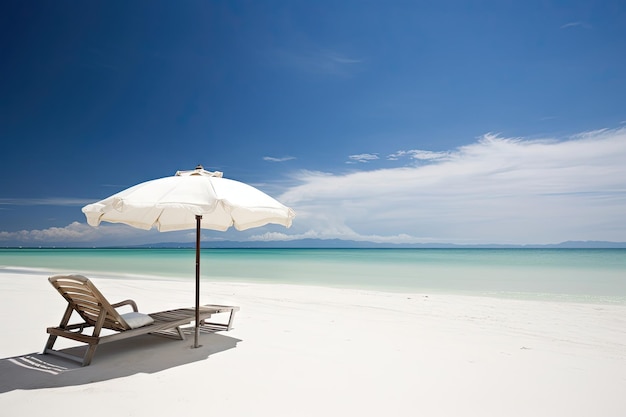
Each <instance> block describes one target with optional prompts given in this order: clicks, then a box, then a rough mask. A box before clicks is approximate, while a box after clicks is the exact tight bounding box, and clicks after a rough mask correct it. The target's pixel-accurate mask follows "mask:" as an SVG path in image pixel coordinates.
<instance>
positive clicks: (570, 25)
mask: <svg viewBox="0 0 626 417" xmlns="http://www.w3.org/2000/svg"><path fill="white" fill-rule="evenodd" d="M574 27H582V28H584V29H591V25H590V24H588V23H585V22H569V23H566V24H564V25H563V26H561V29H567V28H574Z"/></svg>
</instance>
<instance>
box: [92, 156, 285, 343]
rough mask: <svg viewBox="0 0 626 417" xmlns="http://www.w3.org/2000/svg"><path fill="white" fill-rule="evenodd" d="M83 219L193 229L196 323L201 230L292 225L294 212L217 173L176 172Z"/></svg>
mask: <svg viewBox="0 0 626 417" xmlns="http://www.w3.org/2000/svg"><path fill="white" fill-rule="evenodd" d="M82 211H83V213H84V214H85V216H86V217H87V223H89V225H91V226H94V227H96V226H98V225H100V223H101V222H109V223H124V224H127V225H130V226H133V227H136V228H138V229H144V230H149V229H152V228H153V227H154V228H156V229H158V230H159V231H161V232H168V231H175V230H187V229H194V228H195V229H196V323H195V324H196V326H195V340H194V347H198V332H199V328H198V326H199V320H198V314H199V306H200V229H201V228H203V229H211V230H219V231H225V230H227V229H229V228H230V227H231V226H232V227H234V228H235V229H237V230H246V229H250V228H253V227H260V226H264V225H266V224H270V223H272V224H278V225H282V226H285V227H290V226H291V223H292V221H293V219H294V217H295V213H294V211H293V210H292V209H290V208H289V207H286V206H284V205H283V204H281V203H280V202H278V201H276V200H275V199H273V198H272V197H270V196H269V195H267V194H265V193H263V192H262V191H260V190H258V189H256V188H254V187H252V186H250V185H247V184H244V183H242V182H238V181H234V180H229V179H226V178H223V177H222V173H221V172H219V171H215V172H209V171H205V170H204V169H203V168H202V166H200V165H199V166H198V167H196V169H195V170H193V171H178V172H177V173H176V175H174V176H172V177H164V178H160V179H156V180H152V181H146V182H143V183H141V184H137V185H135V186H133V187H130V188H127V189H126V190H124V191H120V192H119V193H117V194H114V195H112V196H110V197H108V198H105V199H104V200H101V201H98V202H96V203H93V204H88V205H86V206H85V207H83V208H82Z"/></svg>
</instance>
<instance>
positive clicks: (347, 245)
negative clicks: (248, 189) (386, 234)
mask: <svg viewBox="0 0 626 417" xmlns="http://www.w3.org/2000/svg"><path fill="white" fill-rule="evenodd" d="M136 247H142V248H193V247H195V245H194V244H193V243H180V242H164V243H157V244H149V245H141V246H136ZM202 247H203V248H207V249H209V248H215V249H222V248H223V249H229V248H232V249H235V248H251V249H254V248H285V249H297V248H303V249H316V248H319V249H332V248H335V249H352V248H354V249H362V248H371V249H376V248H381V249H420V248H422V249H452V248H458V249H468V248H469V249H471V248H476V249H498V248H502V249H509V248H510V249H513V248H536V249H542V248H545V249H548V248H554V249H594V248H597V249H624V248H626V242H603V241H589V240H587V241H567V242H561V243H554V244H545V245H538V244H528V245H498V244H476V245H460V244H453V243H411V244H394V243H375V242H362V241H354V240H341V239H324V240H322V239H300V240H289V241H268V242H266V241H263V242H261V241H246V242H238V241H215V242H202Z"/></svg>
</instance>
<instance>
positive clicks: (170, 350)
mask: <svg viewBox="0 0 626 417" xmlns="http://www.w3.org/2000/svg"><path fill="white" fill-rule="evenodd" d="M91 278H92V280H93V281H94V282H95V283H96V285H97V286H98V287H99V288H100V290H101V291H102V292H103V293H104V294H105V295H106V296H107V298H108V299H109V300H110V301H114V302H115V301H120V300H122V299H126V298H129V297H130V298H134V299H135V300H136V301H137V303H138V304H139V308H140V310H141V311H144V312H153V311H158V310H162V309H166V308H173V307H183V306H189V305H192V304H193V301H192V300H193V283H192V282H169V281H120V280H108V279H100V278H98V277H91ZM0 294H2V295H1V302H0V330H1V331H2V339H1V340H2V341H1V343H0V414H1V415H3V416H23V415H45V416H50V417H53V416H68V415H70V414H74V415H78V414H83V413H85V415H90V416H166V415H176V416H178V415H214V416H266V415H267V416H377V417H380V416H388V415H392V416H393V415H396V416H415V415H425V416H535V417H536V416H550V417H555V416H602V417H611V416H615V417H618V416H619V417H623V416H626V396H625V393H626V307H624V306H608V305H585V304H565V303H552V302H532V301H516V300H500V299H490V298H480V297H465V296H453V295H440V294H396V293H382V292H372V291H358V290H343V289H328V288H317V287H305V286H302V287H301V286H285V285H262V284H254V285H249V284H228V283H210V284H204V286H203V288H202V301H203V302H206V303H226V304H231V305H239V306H240V307H241V311H240V312H239V313H238V314H237V316H236V319H235V329H233V330H232V331H230V332H224V333H220V334H214V335H208V334H203V335H201V343H202V345H203V346H202V347H201V348H199V349H191V348H190V346H191V343H192V338H189V339H188V340H187V341H183V342H181V341H173V340H168V339H163V338H159V337H154V336H145V337H142V338H137V339H130V340H128V341H122V342H115V343H111V344H108V345H103V346H101V347H100V348H99V349H98V351H97V352H96V356H95V358H94V360H93V362H92V364H91V366H89V367H85V368H81V367H79V366H77V365H75V364H73V363H72V362H67V361H64V360H61V359H58V358H55V357H52V356H50V355H45V356H43V355H39V352H40V351H41V349H42V348H43V345H44V343H45V341H46V339H47V334H46V332H45V328H46V327H48V326H51V325H56V324H58V321H59V320H60V318H61V315H62V314H63V311H64V308H65V305H64V301H63V299H62V298H61V297H60V296H59V295H58V294H57V293H56V292H55V291H54V289H53V288H52V287H51V286H50V284H49V283H48V282H47V280H46V277H45V276H33V275H10V274H6V273H4V274H0ZM37 361H44V362H37ZM28 363H34V364H36V365H37V367H38V368H39V369H40V370H32V369H28V368H26V367H24V365H25V364H28ZM45 363H50V364H56V365H60V366H63V367H64V368H65V369H57V371H55V372H56V373H55V374H53V373H48V372H43V371H42V370H41V367H42V366H43V365H44V364H45ZM70 410H72V412H70Z"/></svg>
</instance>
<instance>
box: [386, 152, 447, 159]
mask: <svg viewBox="0 0 626 417" xmlns="http://www.w3.org/2000/svg"><path fill="white" fill-rule="evenodd" d="M449 155H450V153H449V152H433V151H422V150H418V149H414V150H410V151H397V152H395V153H392V154H391V155H389V156H387V159H388V160H390V161H397V160H399V159H400V158H403V157H409V158H411V159H417V160H420V161H435V160H443V159H447V158H448V157H449Z"/></svg>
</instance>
